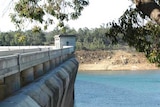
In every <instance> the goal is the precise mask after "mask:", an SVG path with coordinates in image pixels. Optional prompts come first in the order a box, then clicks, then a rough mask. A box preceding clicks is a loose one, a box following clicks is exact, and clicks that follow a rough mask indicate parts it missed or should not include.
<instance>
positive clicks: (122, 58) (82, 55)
mask: <svg viewBox="0 0 160 107" xmlns="http://www.w3.org/2000/svg"><path fill="white" fill-rule="evenodd" d="M76 57H77V59H78V60H79V62H80V66H79V71H87V70H152V69H158V68H157V67H156V65H155V64H151V63H150V62H149V61H148V60H147V59H146V57H145V55H144V54H143V53H139V52H136V51H127V50H111V51H76Z"/></svg>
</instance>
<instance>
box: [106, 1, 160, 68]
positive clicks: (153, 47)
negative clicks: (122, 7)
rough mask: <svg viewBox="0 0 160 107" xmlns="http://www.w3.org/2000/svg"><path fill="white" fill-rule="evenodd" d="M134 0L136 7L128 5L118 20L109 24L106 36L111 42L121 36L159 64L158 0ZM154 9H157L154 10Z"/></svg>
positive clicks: (159, 29)
mask: <svg viewBox="0 0 160 107" xmlns="http://www.w3.org/2000/svg"><path fill="white" fill-rule="evenodd" d="M136 1H138V2H137V4H136V5H137V8H134V7H130V8H129V9H127V10H126V11H125V12H124V14H123V15H122V16H121V17H120V18H119V21H118V22H114V21H113V22H111V23H110V24H109V25H110V30H109V32H108V33H106V36H107V37H109V38H111V39H112V41H113V43H117V42H118V40H119V38H122V40H123V41H125V42H126V43H128V44H129V46H131V47H135V48H136V49H137V51H140V52H144V53H145V54H146V56H147V58H148V59H149V60H150V61H151V62H153V63H157V64H158V65H159V66H160V23H159V18H160V11H159V3H160V0H156V1H154V0H135V2H136ZM139 2H141V3H139ZM149 3H151V4H149ZM147 8H148V9H147ZM155 9H156V10H157V11H154V10H155ZM149 18H151V19H152V20H150V19H149ZM120 34H121V35H120Z"/></svg>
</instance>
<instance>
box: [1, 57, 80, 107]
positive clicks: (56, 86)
mask: <svg viewBox="0 0 160 107" xmlns="http://www.w3.org/2000/svg"><path fill="white" fill-rule="evenodd" d="M70 64H71V65H70ZM68 66H69V67H70V68H69V67H68ZM77 69H78V62H77V60H76V59H75V58H72V59H70V60H68V61H66V62H65V63H63V64H62V65H60V66H59V67H57V68H56V69H54V70H52V71H51V72H49V73H47V74H45V75H44V76H42V77H40V78H39V79H37V80H36V81H34V82H32V83H31V84H29V85H27V86H26V87H23V88H22V89H21V90H19V91H18V92H16V93H15V94H14V95H13V96H12V97H9V98H7V99H5V100H4V101H2V102H0V107H73V105H74V104H73V103H74V82H75V78H76V73H77ZM70 70H72V71H70Z"/></svg>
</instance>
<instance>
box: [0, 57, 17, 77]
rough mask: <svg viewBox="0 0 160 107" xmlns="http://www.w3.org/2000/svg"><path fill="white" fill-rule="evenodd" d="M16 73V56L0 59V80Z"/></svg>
mask: <svg viewBox="0 0 160 107" xmlns="http://www.w3.org/2000/svg"><path fill="white" fill-rule="evenodd" d="M18 71H19V67H18V56H17V55H12V56H5V57H0V79H2V78H4V77H7V76H9V75H12V74H15V73H17V72H18Z"/></svg>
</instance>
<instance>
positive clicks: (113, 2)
mask: <svg viewBox="0 0 160 107" xmlns="http://www.w3.org/2000/svg"><path fill="white" fill-rule="evenodd" d="M10 1H11V0H4V2H0V31H10V30H15V26H14V25H13V23H11V22H10V18H9V16H8V15H9V12H12V10H11V9H9V10H7V11H6V9H7V7H8V5H9V3H10ZM14 1H15V0H14ZM130 4H131V2H130V1H129V0H90V5H89V6H87V7H86V8H85V9H84V11H83V12H82V15H81V16H80V17H79V19H77V20H74V21H69V22H68V23H67V24H68V25H69V26H70V27H71V28H75V29H78V28H84V27H88V28H96V27H100V25H102V24H103V23H105V24H106V23H108V22H110V21H112V20H117V19H118V18H119V17H120V16H121V15H122V14H123V12H124V11H125V10H126V9H127V8H128V7H129V5H130ZM4 13H5V14H4ZM27 29H28V28H27ZM50 29H51V30H52V29H53V26H51V27H50Z"/></svg>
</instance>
